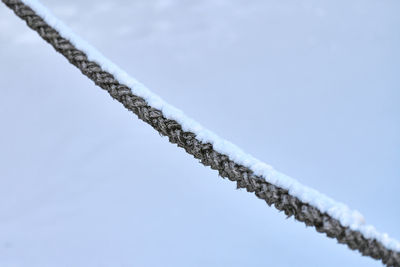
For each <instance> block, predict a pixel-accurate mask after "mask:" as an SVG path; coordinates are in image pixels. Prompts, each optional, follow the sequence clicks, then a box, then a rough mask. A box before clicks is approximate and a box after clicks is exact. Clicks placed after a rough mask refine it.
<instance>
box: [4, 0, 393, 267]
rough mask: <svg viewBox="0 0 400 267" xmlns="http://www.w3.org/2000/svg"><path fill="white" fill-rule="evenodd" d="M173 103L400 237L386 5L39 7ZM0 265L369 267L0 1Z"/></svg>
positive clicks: (164, 0)
mask: <svg viewBox="0 0 400 267" xmlns="http://www.w3.org/2000/svg"><path fill="white" fill-rule="evenodd" d="M42 2H43V3H44V4H45V5H46V6H48V7H49V8H50V9H51V10H52V11H53V12H54V13H55V15H56V16H58V17H60V18H61V19H62V20H64V21H65V22H66V24H67V25H69V26H70V27H71V28H72V29H73V30H74V31H75V32H76V33H78V34H79V35H81V36H82V37H83V38H84V39H86V40H88V41H89V42H90V43H91V44H93V45H94V46H95V47H97V48H98V49H99V50H100V51H101V52H103V54H105V55H106V56H107V57H109V58H110V59H111V60H112V61H114V62H115V63H117V64H118V65H120V66H121V67H122V68H123V69H125V70H126V71H127V72H128V73H130V74H131V75H132V76H133V77H136V78H137V79H138V80H140V81H141V82H143V83H144V84H146V85H147V86H148V87H149V88H150V89H151V90H153V91H154V92H156V93H157V94H159V95H160V96H161V97H162V98H164V99H165V100H167V101H168V102H169V103H171V104H173V105H175V106H177V107H178V108H180V109H182V110H184V111H185V112H186V113H187V114H188V115H189V116H191V117H193V118H195V119H196V120H198V121H199V122H200V123H202V124H203V125H205V126H206V127H208V128H209V129H212V130H213V131H214V132H216V133H217V134H218V135H220V136H222V137H224V138H226V139H228V140H230V141H232V142H233V143H236V144H237V145H239V146H240V147H242V148H243V149H244V150H245V151H246V152H248V153H250V154H253V155H254V156H256V157H257V158H259V159H262V160H263V161H265V162H267V163H269V164H271V165H273V166H275V167H276V168H277V169H278V170H280V171H282V172H284V173H286V174H288V175H290V176H292V177H294V178H296V179H298V180H299V181H301V182H302V183H304V184H306V185H308V186H311V187H313V188H315V189H317V190H319V191H321V192H323V193H325V194H327V195H329V196H331V197H333V198H335V199H336V200H338V201H341V202H344V203H347V204H348V205H349V206H350V207H352V208H355V209H357V210H359V211H360V212H362V213H363V214H364V215H365V217H366V219H367V222H368V223H371V224H373V225H375V226H376V227H377V229H378V230H380V231H383V232H388V233H389V234H390V235H391V236H392V237H394V238H396V239H400V227H399V225H400V206H399V204H398V203H400V194H399V187H400V167H399V166H400V73H399V69H400V49H399V48H400V31H399V29H400V16H399V15H398V14H399V13H400V2H399V1H396V0H386V1H379V0H350V1H344V0H339V1H317V0H315V1H314V0H301V1H294V0H284V1H282V0H268V1H265V0H252V1H245V0H233V1H228V0H218V1H216V0H203V1H197V0H196V1H178V0H136V1H122V0H118V1H111V0H108V1H104V0H101V1H88V0H85V1H82V0H70V1H66V0H63V1H55V0H43V1H42ZM0 84H1V85H0V123H1V126H0V127H1V128H0V129H1V131H0V266H2V267H28V266H29V267H53V266H59V267H70V266H76V267H83V266H85V267H87V266H99V267H103V266H104V267H106V266H113V267H116V266H117V267H119V266H121V267H122V266H124V267H125V266H144V267H146V266H174V267H179V266H232V267H235V266H257V267H258V266H381V264H380V263H379V262H377V261H375V260H372V259H370V258H366V257H361V256H360V255H359V254H358V253H357V252H353V251H350V250H349V249H347V247H346V246H343V245H338V244H336V241H335V240H332V239H328V238H326V237H325V236H323V235H321V234H318V233H317V232H316V231H315V230H314V229H312V228H306V227H305V226H304V225H303V224H302V223H298V222H295V221H294V220H293V219H285V215H284V214H282V213H279V212H277V211H276V210H275V209H274V208H269V207H268V206H267V205H266V204H265V203H263V202H262V201H260V200H258V199H257V198H256V197H255V196H254V195H251V194H248V193H246V192H245V191H243V190H235V185H234V184H233V183H231V182H230V181H228V180H223V179H221V178H220V177H218V175H217V173H216V172H215V171H212V170H210V169H208V168H205V167H203V166H202V165H200V164H199V163H198V162H197V161H196V160H195V159H193V158H192V157H191V156H188V155H187V154H186V153H185V152H184V151H183V150H181V149H178V148H177V147H176V146H175V145H171V144H169V143H168V141H167V139H166V138H161V137H160V136H159V135H158V134H157V133H156V132H155V131H154V130H153V129H152V128H151V127H150V126H148V125H146V124H145V123H143V122H141V121H139V120H138V119H137V118H136V117H135V116H134V115H132V114H130V113H129V112H128V111H126V110H125V109H124V108H123V107H122V106H121V105H120V104H119V103H118V102H116V101H113V100H112V99H111V98H110V97H109V96H108V95H107V93H106V92H104V91H102V90H101V89H100V88H98V87H96V86H95V85H94V84H93V83H92V82H91V81H89V80H88V79H87V78H86V77H84V76H83V75H81V74H80V72H79V71H78V70H77V69H75V68H74V67H73V66H72V65H70V64H68V63H67V61H66V60H65V59H64V58H63V57H62V56H61V55H59V54H57V53H56V52H55V51H54V50H53V49H52V48H51V47H50V46H49V45H48V44H47V43H45V42H44V41H42V40H41V39H40V38H39V37H38V36H37V34H36V33H34V32H32V31H31V30H29V29H28V27H26V26H25V23H24V22H22V21H21V20H20V19H18V18H17V17H16V16H15V15H14V14H13V13H12V12H11V10H9V9H7V8H6V7H5V6H4V5H3V4H1V5H0Z"/></svg>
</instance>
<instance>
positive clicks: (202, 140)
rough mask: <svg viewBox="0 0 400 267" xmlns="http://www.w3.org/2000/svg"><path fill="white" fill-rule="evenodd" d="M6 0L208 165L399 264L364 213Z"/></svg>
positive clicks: (27, 0)
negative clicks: (247, 148) (258, 155)
mask: <svg viewBox="0 0 400 267" xmlns="http://www.w3.org/2000/svg"><path fill="white" fill-rule="evenodd" d="M2 2H3V3H4V4H6V5H7V6H8V7H9V8H11V9H12V10H13V11H14V12H15V14H16V15H17V16H18V17H20V18H21V19H23V20H24V21H25V22H26V23H27V25H28V26H29V27H30V28H31V29H33V30H34V31H36V32H37V33H38V34H39V35H40V36H41V37H42V38H43V39H44V40H45V41H47V42H48V43H49V44H51V45H52V46H53V48H54V49H55V50H56V51H57V52H59V53H61V54H62V55H63V56H64V57H65V58H67V60H68V61H69V62H70V63H71V64H73V65H74V66H76V67H77V68H78V69H79V70H80V71H81V72H82V73H83V74H84V75H85V76H87V77H88V78H89V79H91V80H92V81H93V82H94V83H95V84H96V85H98V86H99V87H101V88H102V89H104V90H106V91H107V92H108V93H109V94H110V95H111V97H112V98H114V99H115V100H117V101H119V102H120V103H122V104H123V105H124V107H125V108H127V109H128V110H130V111H132V112H133V113H135V114H136V115H137V116H138V118H139V119H141V120H143V121H144V122H146V123H148V124H149V125H151V126H152V127H153V128H154V129H155V130H157V131H158V132H159V133H160V134H161V135H163V136H167V137H168V139H169V141H170V142H171V143H173V144H177V146H179V147H181V148H183V149H185V151H186V152H187V153H188V154H191V155H192V156H194V157H195V158H196V159H199V160H200V162H201V163H202V164H203V165H205V166H209V167H211V168H212V169H214V170H217V171H218V173H219V175H220V176H222V177H223V178H228V179H229V180H231V181H234V182H236V184H237V187H238V188H245V189H246V190H247V191H248V192H251V193H254V194H255V195H256V196H257V197H258V198H260V199H262V200H264V201H265V202H266V203H267V204H268V205H269V206H274V207H275V208H276V209H278V210H280V211H283V212H284V213H285V214H286V215H287V216H288V217H290V216H294V218H295V219H296V220H298V221H300V222H304V223H305V224H306V225H307V226H313V227H315V229H316V230H317V231H318V232H320V233H325V234H326V235H327V236H328V237H330V238H335V239H336V240H337V241H338V242H339V243H342V244H346V245H347V246H348V247H349V248H350V249H352V250H358V251H359V252H360V253H361V254H362V255H364V256H369V257H371V258H374V259H378V260H381V261H382V262H383V263H384V264H386V265H387V266H400V243H399V242H398V241H396V240H394V239H392V238H390V237H389V236H388V235H387V234H382V233H379V232H378V231H377V230H375V228H374V227H373V226H371V225H367V224H366V223H365V221H364V218H363V217H362V215H361V214H360V213H359V212H357V211H354V210H351V209H349V208H348V207H347V206H346V205H344V204H342V203H339V202H336V201H334V200H333V199H331V198H329V197H327V196H325V195H323V194H321V193H319V192H317V191H316V190H314V189H312V188H309V187H306V186H304V185H302V184H300V183H299V182H297V181H296V180H294V179H293V178H290V177H288V176H286V175H284V174H282V173H279V172H277V171H276V170H274V169H273V168H272V167H271V166H269V165H267V164H265V163H263V162H261V161H259V160H257V159H255V158H254V157H252V156H250V155H248V154H246V153H244V152H243V151H242V150H241V149H239V148H238V147H236V146H235V145H233V144H231V143H230V142H228V141H226V140H224V139H222V138H220V137H218V136H217V135H215V134H214V133H212V132H211V131H209V130H207V129H205V128H203V127H202V126H201V125H200V124H198V123H197V122H195V121H194V120H192V119H190V118H188V117H186V116H185V115H184V114H183V113H182V112H181V111H179V110H177V109H176V108H174V107H173V106H170V105H169V104H167V103H165V102H164V101H163V100H162V99H161V98H159V97H158V96H157V95H155V94H153V93H152V92H151V91H149V90H148V89H147V88H146V87H144V86H143V85H142V84H140V83H139V82H137V81H136V80H134V79H133V78H131V77H130V76H129V75H128V74H126V73H125V72H124V71H122V70H121V69H119V68H118V67H117V66H116V65H115V64H113V63H112V62H110V61H109V60H108V59H107V58H105V57H104V56H102V55H101V54H100V53H99V52H98V51H97V50H96V49H94V48H93V47H91V46H90V45H89V44H88V43H86V42H85V41H83V40H82V39H81V38H80V37H78V36H76V35H75V34H74V33H72V31H71V30H70V29H69V28H68V27H66V26H65V25H64V24H63V23H62V22H60V21H59V20H58V19H57V18H55V17H54V16H53V15H52V14H51V13H50V12H49V11H48V10H47V9H46V8H45V7H44V6H42V5H41V4H40V3H39V2H38V1H36V0H23V1H21V0H2Z"/></svg>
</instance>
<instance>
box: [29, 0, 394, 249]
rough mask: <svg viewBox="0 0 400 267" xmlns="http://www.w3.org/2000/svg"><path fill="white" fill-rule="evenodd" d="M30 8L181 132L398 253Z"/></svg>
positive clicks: (390, 242) (33, 3)
mask: <svg viewBox="0 0 400 267" xmlns="http://www.w3.org/2000/svg"><path fill="white" fill-rule="evenodd" d="M22 1H23V2H24V3H25V4H26V5H28V6H30V7H31V8H32V9H33V10H34V11H35V12H36V13H37V14H38V15H39V16H41V17H42V18H43V19H44V20H45V21H46V22H47V23H48V24H49V25H50V26H52V27H53V28H55V29H56V30H57V31H58V32H59V33H60V34H61V35H62V36H63V37H64V38H66V39H68V40H69V41H70V42H71V43H73V44H74V45H75V46H76V47H77V48H78V49H80V50H82V51H84V52H85V53H86V54H87V56H88V59H89V60H92V61H95V62H97V63H98V64H100V66H101V67H102V68H103V69H104V70H105V71H108V72H110V73H111V74H113V75H114V77H115V78H116V79H117V80H118V81H119V82H121V83H122V84H125V85H127V86H128V87H130V88H131V89H132V92H133V93H134V94H135V95H138V96H141V97H143V98H144V99H145V100H146V101H147V103H148V104H149V105H151V106H152V107H154V108H156V109H159V110H161V111H162V112H163V114H164V116H165V117H166V118H168V119H173V120H176V121H177V122H179V123H180V124H181V125H182V128H183V130H185V131H190V132H193V133H194V134H196V137H197V138H198V139H199V140H201V141H202V142H209V143H211V144H212V145H213V147H214V149H215V150H216V151H218V152H220V153H222V154H225V155H227V156H229V158H230V159H231V160H233V161H235V162H237V163H239V164H242V165H243V166H246V167H248V168H250V169H251V170H252V171H254V173H255V174H256V175H259V176H262V177H264V178H265V180H266V181H268V182H270V183H271V184H274V185H276V186H279V187H281V188H284V189H287V190H288V191H289V193H290V194H291V195H293V196H296V197H298V198H299V199H300V200H301V201H303V202H305V203H309V204H310V205H312V206H314V207H316V208H318V209H319V210H320V211H322V212H326V213H327V214H329V215H330V216H332V217H333V218H335V219H337V220H339V221H340V223H341V224H342V225H344V226H348V227H350V228H351V229H352V230H356V231H360V232H361V233H362V234H363V235H364V236H365V237H366V238H375V239H376V240H378V241H380V242H382V244H383V245H384V246H386V247H387V248H388V249H392V250H396V251H400V242H399V241H397V240H395V239H392V238H390V237H389V236H388V234H386V233H380V232H378V231H377V230H376V229H375V227H374V226H372V225H367V224H366V223H365V219H364V217H363V215H362V214H361V213H360V212H358V211H356V210H352V209H350V208H349V207H348V206H347V205H345V204H343V203H340V202H337V201H335V200H333V199H332V198H330V197H328V196H326V195H324V194H322V193H320V192H318V191H317V190H315V189H312V188H310V187H307V186H304V185H302V184H301V183H299V182H298V181H296V180H295V179H293V178H291V177H289V176H287V175H285V174H282V173H280V172H278V171H276V170H275V169H274V168H273V167H271V166H270V165H267V164H265V163H263V162H262V161H260V160H258V159H256V158H254V157H253V156H251V155H249V154H247V153H245V152H244V151H242V150H241V149H240V148H239V147H237V146H236V145H234V144H232V143H231V142H229V141H227V140H225V139H223V138H221V137H219V136H217V135H216V134H215V133H213V132H211V131H210V130H208V129H205V128H204V127H203V126H201V125H200V124H199V123H198V122H196V121H194V120H193V119H191V118H189V117H188V116H186V115H185V114H184V113H183V112H182V111H181V110H179V109H177V108H175V107H174V106H172V105H170V104H168V103H166V102H165V101H164V100H162V99H161V98H160V97H159V96H158V95H156V94H154V93H153V92H151V91H150V90H149V89H148V88H146V87H145V86H144V85H143V84H141V83H140V82H138V81H137V80H135V79H134V78H132V77H131V76H129V75H128V74H127V73H126V72H125V71H123V70H122V69H120V68H119V67H118V66H117V65H115V64H114V63H113V62H111V61H110V60H108V59H107V58H106V57H104V56H103V55H102V54H101V53H100V52H99V51H97V49H95V48H94V47H93V46H91V45H90V44H88V43H87V42H86V41H84V40H83V39H81V38H80V37H79V36H77V35H76V34H74V33H73V32H72V31H71V29H70V28H68V27H67V26H66V25H65V24H64V23H62V22H61V21H60V20H59V19H58V18H56V17H55V16H54V15H53V14H52V13H51V12H50V11H49V10H48V9H47V8H46V7H45V6H43V5H42V4H41V3H40V2H39V1H37V0H22Z"/></svg>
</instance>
